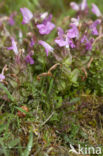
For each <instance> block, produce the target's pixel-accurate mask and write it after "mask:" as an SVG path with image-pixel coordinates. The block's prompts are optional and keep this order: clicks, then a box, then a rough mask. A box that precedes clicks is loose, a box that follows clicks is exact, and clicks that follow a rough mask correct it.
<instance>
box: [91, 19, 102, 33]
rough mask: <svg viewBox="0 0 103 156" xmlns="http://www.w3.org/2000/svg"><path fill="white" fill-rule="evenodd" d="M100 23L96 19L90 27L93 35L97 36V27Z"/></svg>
mask: <svg viewBox="0 0 103 156" xmlns="http://www.w3.org/2000/svg"><path fill="white" fill-rule="evenodd" d="M100 23H101V20H99V19H97V20H96V21H95V22H94V23H93V24H92V25H91V26H90V29H91V31H92V34H93V35H98V31H97V25H99V24H100Z"/></svg>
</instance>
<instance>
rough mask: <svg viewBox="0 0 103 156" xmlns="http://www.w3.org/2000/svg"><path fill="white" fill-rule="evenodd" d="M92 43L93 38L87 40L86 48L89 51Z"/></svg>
mask: <svg viewBox="0 0 103 156" xmlns="http://www.w3.org/2000/svg"><path fill="white" fill-rule="evenodd" d="M92 43H93V39H90V40H88V41H87V42H86V44H85V46H86V50H87V51H91V50H92Z"/></svg>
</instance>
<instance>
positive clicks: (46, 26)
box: [37, 15, 55, 35]
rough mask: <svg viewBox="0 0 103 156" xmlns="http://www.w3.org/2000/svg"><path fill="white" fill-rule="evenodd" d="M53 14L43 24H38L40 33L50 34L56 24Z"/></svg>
mask: <svg viewBox="0 0 103 156" xmlns="http://www.w3.org/2000/svg"><path fill="white" fill-rule="evenodd" d="M51 19H52V15H50V16H49V17H48V18H46V19H45V20H44V21H43V23H42V24H37V28H38V29H39V33H40V34H41V35H45V34H46V35H48V34H49V33H50V32H51V31H52V30H53V29H54V28H55V24H53V23H52V22H51Z"/></svg>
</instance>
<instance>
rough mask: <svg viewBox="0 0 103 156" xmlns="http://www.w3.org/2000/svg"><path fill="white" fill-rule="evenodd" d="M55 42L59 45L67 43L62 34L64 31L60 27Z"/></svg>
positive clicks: (62, 45)
mask: <svg viewBox="0 0 103 156" xmlns="http://www.w3.org/2000/svg"><path fill="white" fill-rule="evenodd" d="M55 42H56V43H57V44H58V45H59V47H64V46H66V45H67V44H68V42H67V40H66V38H65V35H64V31H63V29H62V28H60V27H58V37H57V38H56V39H55Z"/></svg>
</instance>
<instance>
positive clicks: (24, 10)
mask: <svg viewBox="0 0 103 156" xmlns="http://www.w3.org/2000/svg"><path fill="white" fill-rule="evenodd" d="M20 11H21V13H22V15H23V21H22V24H27V23H29V22H30V20H31V19H32V18H33V14H32V12H31V11H30V10H29V9H28V8H20Z"/></svg>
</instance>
